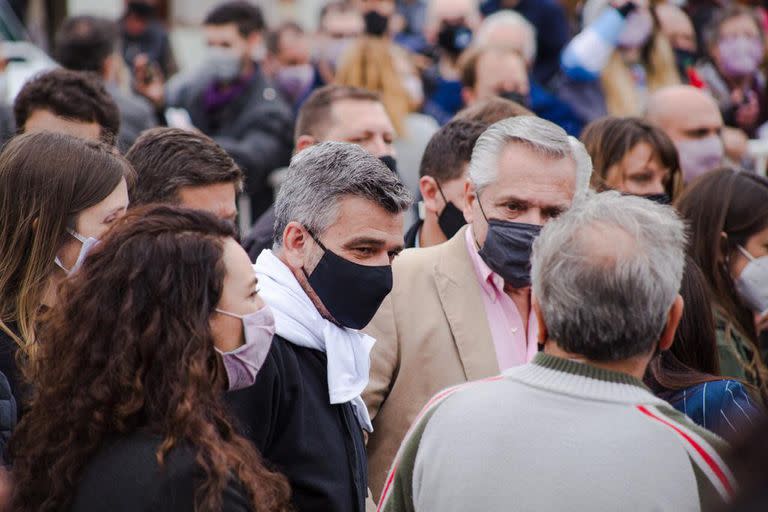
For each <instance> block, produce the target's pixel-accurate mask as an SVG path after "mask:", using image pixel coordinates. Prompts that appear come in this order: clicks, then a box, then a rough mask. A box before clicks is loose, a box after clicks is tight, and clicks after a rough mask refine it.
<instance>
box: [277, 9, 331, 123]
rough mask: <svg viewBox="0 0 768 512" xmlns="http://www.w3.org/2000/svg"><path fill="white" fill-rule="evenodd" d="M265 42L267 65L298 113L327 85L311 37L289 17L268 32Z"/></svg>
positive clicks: (281, 91)
mask: <svg viewBox="0 0 768 512" xmlns="http://www.w3.org/2000/svg"><path fill="white" fill-rule="evenodd" d="M266 46H267V57H266V59H265V61H264V69H265V71H266V73H267V74H268V75H269V76H270V77H271V78H272V80H273V81H274V83H275V87H277V89H278V91H280V94H282V95H283V98H285V100H286V101H287V102H288V103H290V105H291V106H292V107H293V111H294V113H296V112H298V109H299V107H301V104H302V103H304V101H305V100H306V99H307V98H308V97H309V95H310V94H312V91H314V90H315V89H317V88H319V87H322V86H323V85H325V82H324V81H323V78H322V76H321V75H320V72H319V71H318V69H317V67H316V66H315V64H314V63H313V62H312V53H311V52H312V48H311V46H312V41H311V39H310V37H309V35H308V34H306V33H305V32H304V29H303V28H301V27H300V26H299V25H298V24H296V23H293V22H290V21H289V22H285V23H283V24H281V25H280V26H278V27H277V28H276V29H274V30H271V31H270V32H269V33H268V34H267V38H266Z"/></svg>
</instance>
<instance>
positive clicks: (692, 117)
mask: <svg viewBox="0 0 768 512" xmlns="http://www.w3.org/2000/svg"><path fill="white" fill-rule="evenodd" d="M645 119H646V120H647V121H648V122H650V123H652V124H654V125H655V126H657V127H658V128H660V129H662V130H664V131H665V132H666V134H667V135H669V138H670V139H672V142H674V143H675V147H676V148H677V153H678V158H679V160H680V169H681V170H682V172H683V182H684V183H685V184H688V183H690V182H692V181H693V180H695V179H696V178H698V177H699V176H701V175H703V174H706V173H708V172H710V171H712V170H715V169H717V168H718V167H720V166H721V165H722V164H723V159H724V158H725V146H724V142H723V118H722V116H721V115H720V110H719V109H718V108H717V103H715V101H714V100H713V99H712V97H711V96H710V95H709V94H707V93H706V92H704V91H702V90H700V89H697V88H695V87H692V86H689V85H683V86H673V87H666V88H664V89H661V90H659V91H658V92H656V93H655V94H654V95H653V96H651V97H650V99H649V100H648V109H647V110H646V112H645Z"/></svg>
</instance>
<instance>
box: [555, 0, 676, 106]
mask: <svg viewBox="0 0 768 512" xmlns="http://www.w3.org/2000/svg"><path fill="white" fill-rule="evenodd" d="M654 4H655V2H654V1H653V0H634V1H632V0H629V1H627V0H616V1H613V2H610V1H608V0H588V1H587V2H586V4H585V5H584V14H583V19H584V26H585V29H584V30H583V31H582V32H581V33H580V34H579V35H577V36H576V37H574V38H573V40H572V41H571V42H570V43H569V44H568V46H567V47H566V49H565V50H564V51H563V55H562V67H563V70H564V71H565V73H566V74H567V75H568V77H569V78H572V79H574V80H583V81H590V80H599V81H600V85H601V87H602V89H603V93H604V95H605V103H606V107H607V111H608V113H609V114H610V115H614V116H637V115H640V114H642V112H643V110H644V108H645V103H646V99H647V97H648V95H649V94H651V93H653V92H654V91H656V90H657V89H660V88H662V87H665V86H668V85H675V84H678V83H680V77H679V75H678V72H677V68H676V65H675V56H674V52H673V51H672V46H671V45H670V43H669V40H668V39H667V37H666V36H665V35H664V34H663V33H662V32H661V29H660V27H659V22H658V19H657V18H656V15H655V14H654V12H653V10H652V9H651V8H650V7H652V6H653V5H654Z"/></svg>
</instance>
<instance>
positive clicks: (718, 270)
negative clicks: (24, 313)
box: [677, 169, 768, 393]
mask: <svg viewBox="0 0 768 512" xmlns="http://www.w3.org/2000/svg"><path fill="white" fill-rule="evenodd" d="M677 209H678V210H679V211H680V214H681V215H682V216H683V217H684V218H685V219H686V220H687V221H688V224H689V226H690V230H691V245H690V247H689V253H690V254H691V257H692V258H693V259H694V260H695V261H696V263H697V264H698V265H699V267H700V268H701V270H702V272H703V273H704V276H705V278H706V280H707V285H708V289H709V295H710V297H711V298H712V299H713V300H714V303H715V306H716V307H717V308H718V309H719V310H720V311H721V312H722V313H723V314H724V315H725V317H726V318H727V319H728V320H729V321H730V322H732V323H733V324H734V325H735V326H736V328H737V330H738V331H740V333H741V334H742V335H743V336H744V338H745V339H746V340H747V342H748V343H749V344H750V345H751V346H750V348H751V351H752V359H751V361H742V364H743V365H744V369H745V371H746V372H747V374H748V375H751V376H753V377H754V379H755V380H756V381H757V382H758V384H759V386H760V387H761V390H762V391H763V392H764V393H765V391H766V385H768V383H766V374H767V373H768V372H767V371H766V368H765V365H764V364H763V362H762V360H761V359H760V351H759V350H758V346H759V345H758V339H757V332H756V330H755V324H754V317H753V313H752V311H750V309H749V308H748V307H747V306H746V305H745V304H744V302H743V301H742V300H741V298H740V297H739V294H738V293H737V291H736V287H735V284H734V281H733V278H732V277H731V274H730V270H729V268H728V262H729V261H730V258H731V257H732V256H733V255H734V254H736V252H737V251H738V246H739V245H745V244H746V243H747V240H748V239H749V238H750V237H751V236H752V235H754V234H756V233H758V232H760V231H762V230H763V229H765V228H766V227H768V180H767V179H765V178H763V177H761V176H757V175H755V174H750V173H745V172H739V171H736V170H733V169H721V170H718V171H714V172H711V173H708V174H705V175H704V176H702V177H700V178H698V179H697V180H695V181H694V182H693V183H692V184H691V185H690V186H689V187H688V188H687V189H686V190H685V192H684V193H683V195H682V196H681V197H680V199H679V201H678V202H677ZM723 233H725V235H726V236H725V237H723V236H722V234H723Z"/></svg>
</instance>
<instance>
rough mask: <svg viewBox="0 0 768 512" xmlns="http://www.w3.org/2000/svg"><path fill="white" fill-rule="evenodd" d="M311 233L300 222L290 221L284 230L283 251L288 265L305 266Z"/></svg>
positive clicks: (293, 266) (294, 267)
mask: <svg viewBox="0 0 768 512" xmlns="http://www.w3.org/2000/svg"><path fill="white" fill-rule="evenodd" d="M308 239H309V234H308V233H307V231H306V230H305V229H304V227H303V226H302V225H301V224H299V223H298V222H289V223H288V225H287V226H285V230H284V231H283V246H282V253H283V256H284V257H285V259H286V261H287V263H288V266H289V267H291V268H292V269H300V268H302V267H303V266H304V261H305V258H304V256H305V254H306V252H307V241H308Z"/></svg>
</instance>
